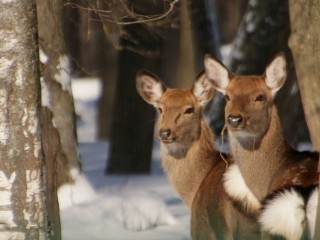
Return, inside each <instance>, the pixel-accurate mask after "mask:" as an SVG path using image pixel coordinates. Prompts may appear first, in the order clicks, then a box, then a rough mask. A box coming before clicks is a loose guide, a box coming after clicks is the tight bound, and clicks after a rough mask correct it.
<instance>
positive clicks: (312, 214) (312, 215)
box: [306, 188, 319, 239]
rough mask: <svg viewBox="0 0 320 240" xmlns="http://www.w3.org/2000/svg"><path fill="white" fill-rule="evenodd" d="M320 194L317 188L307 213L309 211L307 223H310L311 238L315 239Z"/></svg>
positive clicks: (308, 205) (310, 199)
mask: <svg viewBox="0 0 320 240" xmlns="http://www.w3.org/2000/svg"><path fill="white" fill-rule="evenodd" d="M318 193H319V189H318V188H316V189H315V190H313V192H312V193H311V196H310V198H309V200H308V203H307V207H306V211H307V213H306V214H307V223H308V231H309V236H311V239H313V235H314V230H315V226H316V215H317V207H318Z"/></svg>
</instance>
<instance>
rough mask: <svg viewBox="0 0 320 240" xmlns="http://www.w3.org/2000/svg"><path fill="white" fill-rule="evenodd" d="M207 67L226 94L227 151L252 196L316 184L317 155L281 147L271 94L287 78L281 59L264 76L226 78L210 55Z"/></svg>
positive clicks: (277, 119) (276, 116) (215, 82)
mask: <svg viewBox="0 0 320 240" xmlns="http://www.w3.org/2000/svg"><path fill="white" fill-rule="evenodd" d="M205 65H206V72H207V75H208V76H209V78H210V79H211V80H212V81H213V82H214V84H215V86H216V87H217V89H219V90H220V91H222V92H223V93H224V94H225V95H226V99H227V104H226V107H225V116H226V118H225V121H226V124H227V128H228V134H229V142H230V148H231V153H232V155H233V157H234V159H235V162H236V163H237V164H238V166H239V169H240V171H241V173H242V176H243V178H244V180H245V182H246V184H247V186H248V187H249V189H250V190H251V191H252V193H253V194H254V195H255V196H256V198H257V199H258V200H260V201H262V200H263V199H264V198H265V197H266V196H267V195H269V194H271V193H272V192H273V191H276V190H278V189H280V188H282V187H286V186H290V185H291V186H292V185H297V186H302V187H308V186H312V185H315V184H317V183H318V179H319V174H318V173H317V165H318V159H319V154H317V153H311V152H304V153H298V152H297V151H295V150H293V149H292V148H291V147H289V146H288V145H287V144H286V143H285V141H284V139H283V136H282V129H281V125H280V120H279V117H278V114H277V110H276V108H275V106H274V105H273V94H274V92H276V91H277V90H278V89H279V88H280V87H281V86H282V84H283V83H284V80H285V77H286V71H285V69H284V68H285V59H284V57H283V56H278V57H276V58H275V60H274V61H273V62H272V63H271V64H270V65H269V66H268V67H267V69H266V73H265V74H264V75H262V76H236V75H234V74H230V71H229V70H228V69H227V68H225V67H224V66H223V65H222V64H221V63H218V62H216V61H215V60H213V59H212V58H210V57H209V56H207V57H206V60H205ZM217 69H218V70H217ZM217 73H219V74H217ZM227 73H228V77H226V76H227ZM221 76H222V77H221ZM230 76H231V77H230ZM232 116H242V118H243V121H241V123H240V124H239V125H235V126H232V121H230V117H232Z"/></svg>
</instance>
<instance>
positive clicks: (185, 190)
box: [161, 120, 218, 208]
mask: <svg viewBox="0 0 320 240" xmlns="http://www.w3.org/2000/svg"><path fill="white" fill-rule="evenodd" d="M213 143H214V137H213V134H212V132H211V130H210V129H209V126H208V125H207V123H205V122H204V120H202V121H201V131H200V136H199V138H198V139H197V140H196V141H195V142H193V144H192V145H191V146H190V148H189V149H188V151H187V153H186V155H185V156H184V157H183V158H179V159H177V158H175V157H173V156H170V155H168V154H166V150H165V146H164V145H163V144H162V143H161V148H162V149H161V153H162V164H163V167H164V169H165V171H166V173H167V175H168V177H169V180H170V182H171V183H172V185H173V186H174V188H175V189H176V191H177V192H178V193H179V195H180V197H181V198H182V199H183V201H184V202H185V203H186V204H187V206H188V207H190V208H191V204H192V200H193V197H194V195H195V193H196V192H197V190H198V188H199V185H200V183H201V181H202V180H203V178H204V177H205V176H206V175H207V173H208V172H209V170H210V169H211V168H212V166H213V165H214V163H215V161H214V158H215V157H214V156H216V155H217V154H218V153H217V151H215V150H214V148H213Z"/></svg>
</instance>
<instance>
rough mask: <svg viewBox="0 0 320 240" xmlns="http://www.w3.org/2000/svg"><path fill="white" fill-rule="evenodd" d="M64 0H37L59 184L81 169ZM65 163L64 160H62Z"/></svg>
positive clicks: (44, 73)
mask: <svg viewBox="0 0 320 240" xmlns="http://www.w3.org/2000/svg"><path fill="white" fill-rule="evenodd" d="M63 7H64V5H63V0H55V1H51V0H37V10H38V22H39V26H38V27H39V44H40V47H41V48H42V50H43V52H44V53H45V55H46V56H47V57H48V59H47V61H46V62H43V63H44V64H45V67H44V71H43V77H44V81H43V82H44V84H45V85H46V87H47V88H48V93H49V96H48V98H49V107H50V109H51V111H52V113H53V121H54V123H55V125H56V127H57V129H58V132H59V134H60V138H61V147H62V148H61V151H60V153H59V155H58V160H57V161H58V162H59V163H60V164H59V166H61V168H60V169H59V170H57V172H58V174H59V177H58V180H59V181H60V182H59V185H60V184H62V183H64V182H68V181H71V176H70V173H71V172H72V170H75V171H76V172H79V169H80V162H79V157H78V152H77V138H76V124H75V109H74V103H73V96H72V92H71V76H70V74H71V65H70V59H69V56H68V54H67V52H66V47H65V38H64V33H63V24H64V23H63V17H62V13H63ZM61 163H62V164H61Z"/></svg>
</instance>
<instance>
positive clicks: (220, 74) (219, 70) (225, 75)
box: [204, 54, 230, 94]
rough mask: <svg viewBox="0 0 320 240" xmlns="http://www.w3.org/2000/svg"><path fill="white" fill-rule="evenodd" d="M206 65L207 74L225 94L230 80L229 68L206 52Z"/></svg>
mask: <svg viewBox="0 0 320 240" xmlns="http://www.w3.org/2000/svg"><path fill="white" fill-rule="evenodd" d="M204 67H205V71H206V74H207V76H208V78H209V79H210V80H211V81H212V84H213V85H214V87H215V88H216V89H217V90H218V91H220V92H222V93H223V94H224V93H225V92H226V88H227V86H228V85H229V82H230V77H229V76H230V72H229V70H228V69H227V68H226V67H225V66H224V65H223V64H222V63H220V62H218V61H216V60H215V59H214V58H212V57H211V56H210V55H209V54H206V55H205V57H204Z"/></svg>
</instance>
